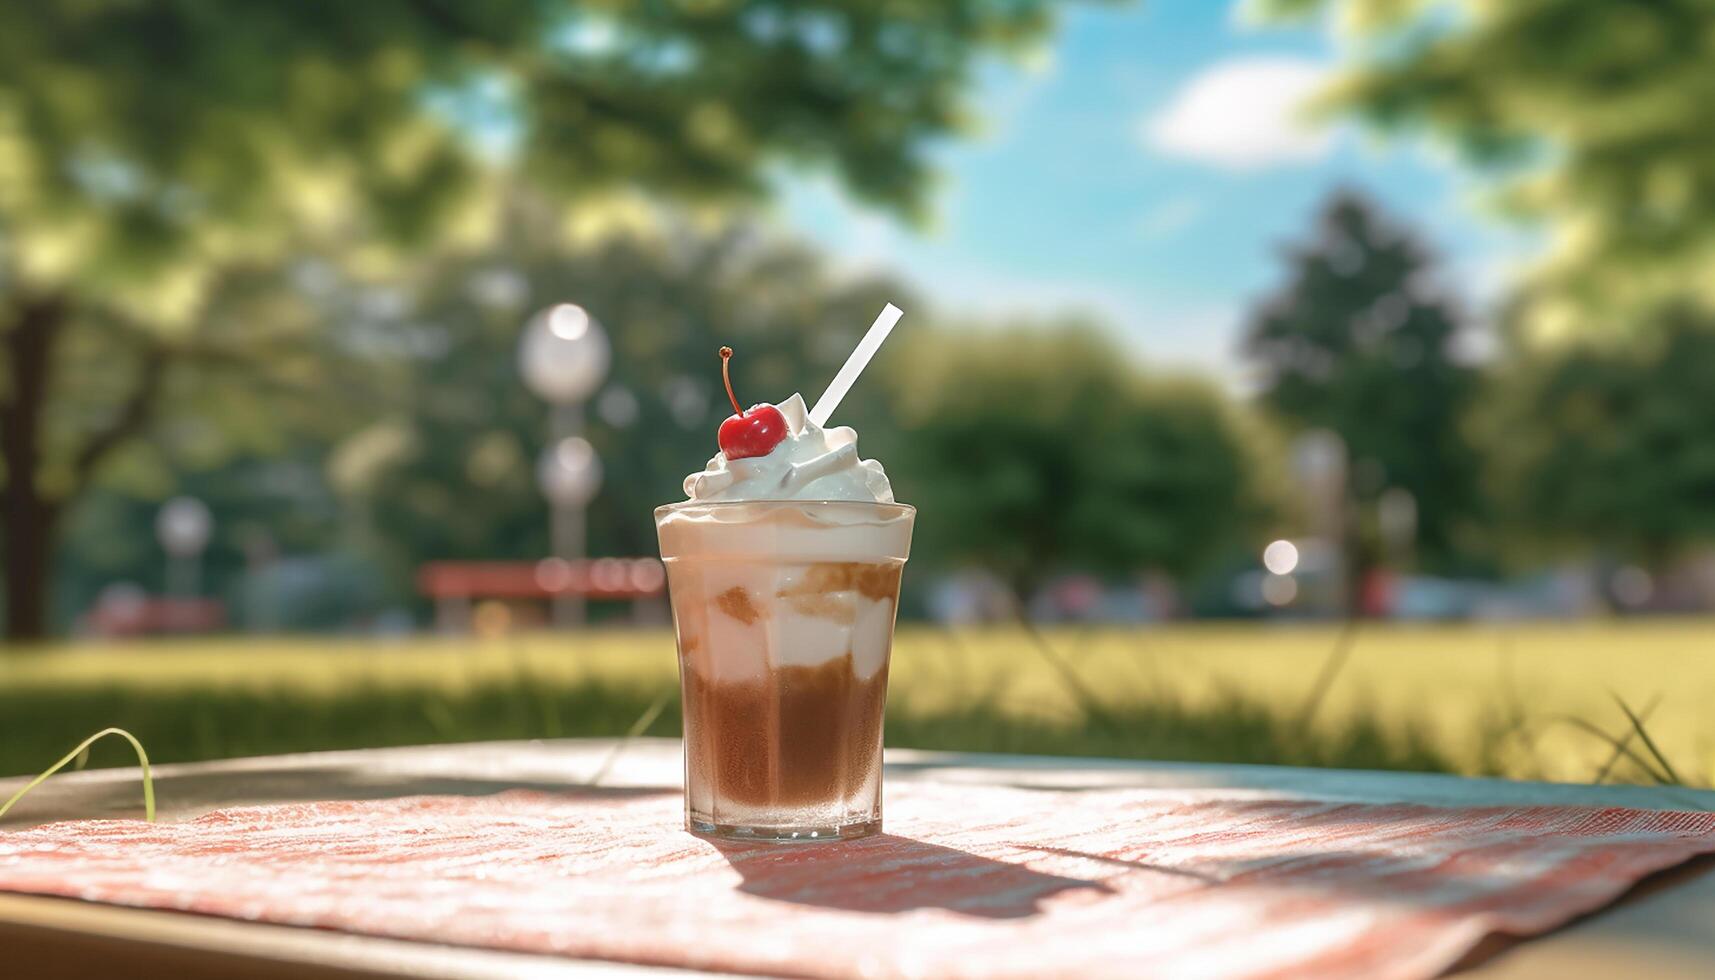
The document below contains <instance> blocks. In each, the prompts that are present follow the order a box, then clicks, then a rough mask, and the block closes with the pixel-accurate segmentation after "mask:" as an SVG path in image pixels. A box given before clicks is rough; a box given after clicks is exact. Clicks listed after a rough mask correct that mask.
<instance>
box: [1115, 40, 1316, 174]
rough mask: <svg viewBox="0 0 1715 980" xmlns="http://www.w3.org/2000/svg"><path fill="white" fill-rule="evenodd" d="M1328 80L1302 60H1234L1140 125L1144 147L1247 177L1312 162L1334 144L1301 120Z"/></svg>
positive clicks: (1200, 77)
mask: <svg viewBox="0 0 1715 980" xmlns="http://www.w3.org/2000/svg"><path fill="white" fill-rule="evenodd" d="M1327 77H1328V68H1327V66H1325V65H1323V64H1321V63H1320V62H1316V61H1311V60H1309V59H1306V58H1292V57H1282V56H1270V57H1253V58H1235V59H1231V60H1228V61H1222V62H1218V63H1216V64H1214V65H1211V66H1210V67H1208V68H1205V69H1204V70H1203V71H1201V72H1199V73H1198V74H1197V75H1196V76H1194V77H1193V78H1192V79H1191V80H1190V81H1189V82H1187V83H1186V84H1185V86H1184V87H1183V88H1181V89H1180V90H1179V91H1178V92H1176V93H1174V95H1173V98H1172V99H1171V100H1170V101H1169V102H1168V104H1167V107H1166V108H1164V109H1162V110H1161V111H1160V112H1158V113H1156V114H1154V115H1152V116H1151V117H1149V118H1148V119H1146V120H1144V123H1143V140H1144V144H1145V145H1146V146H1148V147H1149V148H1150V149H1152V150H1154V151H1156V152H1157V153H1161V154H1163V155H1166V156H1172V157H1180V158H1183V159H1187V160H1194V161H1197V162H1199V163H1208V164H1212V165H1214V166H1217V167H1221V168H1223V169H1227V170H1235V171H1246V170H1258V169H1262V168H1264V167H1270V166H1275V165H1278V164H1283V163H1301V162H1305V161H1309V160H1315V159H1317V158H1319V157H1321V156H1323V155H1324V154H1326V153H1327V152H1328V149H1329V147H1330V146H1331V145H1332V142H1333V141H1332V137H1331V135H1330V134H1329V133H1328V131H1327V130H1326V129H1321V130H1318V129H1315V128H1312V127H1310V126H1309V125H1307V124H1306V123H1304V122H1303V121H1302V120H1301V119H1300V118H1299V115H1298V114H1299V109H1300V107H1301V106H1302V105H1303V103H1304V101H1305V100H1306V99H1307V98H1308V97H1309V96H1310V95H1311V94H1312V93H1313V92H1315V91H1316V89H1317V88H1319V87H1320V86H1321V85H1322V84H1323V83H1324V82H1325V81H1326V80H1327Z"/></svg>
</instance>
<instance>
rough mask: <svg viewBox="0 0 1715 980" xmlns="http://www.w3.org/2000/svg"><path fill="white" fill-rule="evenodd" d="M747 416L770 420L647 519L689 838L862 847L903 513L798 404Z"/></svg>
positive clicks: (873, 796) (905, 538) (872, 792)
mask: <svg viewBox="0 0 1715 980" xmlns="http://www.w3.org/2000/svg"><path fill="white" fill-rule="evenodd" d="M723 353H725V352H724V351H723ZM757 408H758V409H766V410H767V412H769V413H772V415H771V416H767V417H765V418H764V419H763V421H762V423H760V424H759V426H758V430H748V429H747V430H745V432H744V433H743V435H742V436H734V435H733V434H732V431H733V430H730V429H728V428H727V427H725V426H723V430H722V434H721V435H722V438H721V446H722V452H721V453H720V454H719V455H717V456H715V458H714V459H712V460H710V461H709V465H708V467H707V468H706V469H705V470H703V471H702V472H701V473H697V474H694V475H692V476H691V477H689V478H688V479H687V480H686V481H685V492H686V496H687V497H688V498H689V499H688V500H687V501H685V502H684V503H679V504H671V505H668V506H665V507H662V508H659V509H658V510H657V511H656V512H655V516H656V524H657V529H658V531H659V533H660V540H661V556H662V558H663V559H664V560H665V562H666V565H667V579H668V587H669V590H670V592H671V598H672V605H673V618H674V625H675V627H676V629H677V632H678V645H679V669H680V681H681V685H682V689H683V694H684V723H685V813H686V824H687V827H688V828H689V829H690V830H691V831H692V832H693V833H698V834H704V835H710V836H719V837H731V838H742V839H752V840H758V839H760V840H798V841H807V840H838V839H845V838H852V837H861V836H864V835H867V834H872V833H875V832H877V831H878V830H879V829H880V827H881V741H882V718H883V713H884V707H885V704H886V700H887V667H888V658H889V654H890V651H891V648H892V643H893V624H894V614H895V609H896V607H897V605H898V599H899V581H900V573H901V571H902V570H903V568H904V564H905V559H906V556H907V553H908V551H909V548H910V543H911V526H912V520H913V518H914V516H915V511H914V510H913V508H911V507H909V506H907V505H904V504H897V503H894V502H893V492H892V489H891V488H890V487H889V486H888V483H887V477H886V475H885V474H884V473H883V472H882V469H881V467H880V465H879V464H877V463H875V462H874V461H870V460H861V459H859V458H858V456H857V449H856V434H855V433H853V432H852V430H851V429H849V428H823V427H822V426H820V425H817V424H816V422H815V421H814V420H813V419H811V418H809V417H808V415H807V413H806V411H805V407H804V402H803V399H802V398H800V397H799V396H797V395H794V396H792V397H791V398H789V399H787V400H786V401H785V402H782V403H781V404H780V405H779V406H778V407H775V406H758V407H757ZM756 411H757V409H753V410H752V411H751V412H745V413H737V414H735V415H734V416H733V418H732V419H729V420H728V423H729V425H730V424H731V423H732V422H733V421H734V420H735V419H736V420H739V421H741V422H742V421H743V420H745V419H747V418H752V417H754V414H753V413H755V412H756ZM775 416H777V417H775ZM770 428H772V429H773V431H768V430H769V429H770Z"/></svg>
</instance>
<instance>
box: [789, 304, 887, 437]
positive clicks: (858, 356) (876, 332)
mask: <svg viewBox="0 0 1715 980" xmlns="http://www.w3.org/2000/svg"><path fill="white" fill-rule="evenodd" d="M904 315H905V311H904V310H901V309H900V308H899V307H897V306H894V305H893V304H892V303H889V304H887V309H884V310H882V311H881V315H880V316H878V317H876V318H875V322H874V323H872V324H870V327H869V333H866V334H864V335H863V339H862V340H860V341H858V345H857V350H854V351H852V356H850V357H848V358H846V363H845V366H844V367H841V368H840V373H839V374H836V375H834V380H833V381H831V382H829V383H828V390H827V391H824V392H822V397H820V398H818V399H816V407H815V408H812V409H810V421H812V422H814V423H816V424H817V425H827V424H828V418H829V417H830V416H832V415H833V414H834V409H836V408H839V407H840V401H841V400H843V399H844V398H845V397H846V392H848V391H851V390H852V385H854V384H857V379H858V375H860V374H862V373H863V369H864V368H866V367H869V359H870V358H872V357H874V356H875V352H876V351H878V350H880V349H881V342H882V341H884V340H886V339H887V335H888V334H890V333H892V332H893V325H894V324H896V323H898V322H899V318H900V317H902V316H904Z"/></svg>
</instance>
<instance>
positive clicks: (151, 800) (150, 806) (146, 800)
mask: <svg viewBox="0 0 1715 980" xmlns="http://www.w3.org/2000/svg"><path fill="white" fill-rule="evenodd" d="M106 735H118V736H119V737H120V738H123V739H124V740H125V741H127V742H130V743H131V747H132V748H133V749H136V750H137V764H138V765H139V766H141V767H142V769H143V819H144V820H147V821H148V822H149V823H154V822H155V780H154V777H153V776H151V775H150V774H149V754H148V753H147V752H144V751H143V743H142V742H139V741H137V736H135V735H133V734H131V733H130V732H128V731H126V730H125V729H123V728H103V729H102V730H101V731H99V732H96V733H95V734H94V735H91V736H90V737H88V738H86V739H84V740H83V741H82V742H80V743H79V744H78V747H77V748H75V749H72V750H71V751H70V752H67V753H66V755H65V758H63V759H61V760H60V761H58V762H56V763H54V764H53V765H51V766H49V767H48V769H47V771H46V772H44V773H42V774H41V775H40V776H37V777H36V778H35V779H32V780H30V781H29V782H28V783H25V784H24V788H23V789H21V790H19V791H18V792H16V793H13V794H12V798H11V799H9V800H7V801H6V802H5V803H0V817H4V816H6V812H7V811H8V810H10V809H12V807H13V806H14V805H16V804H17V802H18V801H19V800H21V799H23V798H24V796H25V794H27V793H29V792H30V790H33V789H35V788H36V787H37V786H40V785H42V784H43V783H45V782H47V781H48V777H49V776H52V775H53V774H54V773H56V772H59V771H60V770H61V769H64V768H65V767H66V766H68V765H70V764H71V763H72V762H73V761H75V760H76V759H78V758H79V757H80V756H82V755H83V754H84V753H86V752H88V751H89V747H90V746H91V745H92V744H94V743H95V742H96V741H97V740H99V739H100V738H102V737H103V736H106Z"/></svg>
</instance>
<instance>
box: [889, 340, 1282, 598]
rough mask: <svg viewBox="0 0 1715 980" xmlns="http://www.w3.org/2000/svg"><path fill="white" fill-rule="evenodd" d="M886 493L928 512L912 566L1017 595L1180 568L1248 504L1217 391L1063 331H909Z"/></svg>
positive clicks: (1195, 560) (1221, 540)
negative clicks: (1084, 579)
mask: <svg viewBox="0 0 1715 980" xmlns="http://www.w3.org/2000/svg"><path fill="white" fill-rule="evenodd" d="M900 366H901V369H902V370H901V373H900V374H899V375H898V377H897V391H898V394H897V396H896V397H897V398H898V401H899V411H900V412H901V422H900V424H901V433H900V443H899V445H897V446H895V447H890V449H889V453H888V455H887V456H886V457H885V458H886V459H887V461H888V466H889V468H890V472H891V473H892V474H893V475H894V484H895V492H896V494H897V495H898V496H899V497H900V499H902V500H910V501H912V502H914V503H916V504H917V505H918V506H919V507H921V508H922V509H923V511H924V512H925V513H927V514H933V515H934V519H933V520H925V521H923V522H922V523H921V525H920V526H919V529H918V544H917V547H916V548H915V549H914V552H915V554H916V555H917V558H918V560H928V561H931V562H940V563H943V564H954V565H956V564H977V565H980V566H984V567H986V568H987V569H989V570H990V571H993V572H995V573H996V574H999V575H1001V576H1002V577H1003V578H1004V579H1006V580H1007V581H1008V582H1009V584H1011V585H1013V586H1014V587H1015V588H1018V589H1020V590H1021V591H1028V590H1029V589H1030V588H1032V587H1033V586H1035V585H1037V584H1039V583H1040V582H1041V581H1042V580H1043V579H1044V578H1045V577H1047V576H1049V575H1052V574H1054V573H1056V572H1060V571H1065V570H1069V569H1073V568H1081V569H1093V570H1097V571H1105V572H1110V573H1135V572H1139V571H1143V570H1161V571H1166V572H1168V573H1170V574H1174V575H1180V576H1183V575H1188V574H1191V573H1193V572H1195V571H1197V570H1199V569H1200V568H1202V567H1203V566H1204V565H1205V563H1206V562H1207V561H1208V560H1210V559H1211V558H1213V557H1214V556H1215V555H1217V554H1219V552H1220V550H1221V549H1222V547H1223V546H1225V545H1228V544H1231V543H1233V542H1234V541H1235V540H1242V539H1243V536H1244V535H1245V534H1246V533H1247V532H1248V531H1250V530H1252V529H1253V527H1254V523H1255V518H1256V517H1257V516H1258V513H1259V508H1258V506H1257V504H1256V503H1255V502H1254V501H1253V500H1252V499H1251V498H1250V496H1249V494H1250V492H1251V486H1252V484H1251V482H1250V481H1251V476H1252V473H1251V461H1250V460H1249V458H1248V457H1247V453H1246V449H1245V446H1244V441H1243V436H1242V434H1241V433H1240V432H1239V430H1238V426H1237V423H1236V421H1235V420H1234V419H1233V418H1232V417H1231V416H1230V415H1229V413H1228V410H1227V408H1226V407H1225V406H1224V404H1223V403H1222V401H1221V400H1220V398H1219V397H1217V395H1216V394H1215V393H1214V392H1213V391H1210V390H1208V389H1205V388H1202V387H1200V386H1197V385H1195V384H1191V383H1186V382H1174V381H1167V380H1160V379H1155V378H1150V377H1147V376H1144V375H1142V374H1141V373H1140V372H1139V371H1138V369H1136V368H1135V367H1133V366H1131V365H1129V364H1128V363H1127V362H1126V360H1125V358H1124V356H1123V355H1122V354H1121V353H1120V352H1119V351H1118V350H1116V349H1115V347H1114V345H1113V344H1112V342H1111V341H1108V340H1107V339H1105V338H1103V337H1102V336H1101V335H1099V334H1097V333H1096V332H1094V331H1092V330H1090V329H1088V328H1083V327H1078V326H1061V327H1059V328H1055V329H1034V330H1022V329H1011V330H999V331H964V332H954V333H948V334H944V335H935V336H921V335H920V336H919V337H918V338H917V341H916V343H915V344H914V345H912V346H908V347H907V348H906V351H905V353H904V356H903V357H902V359H901V362H900Z"/></svg>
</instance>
